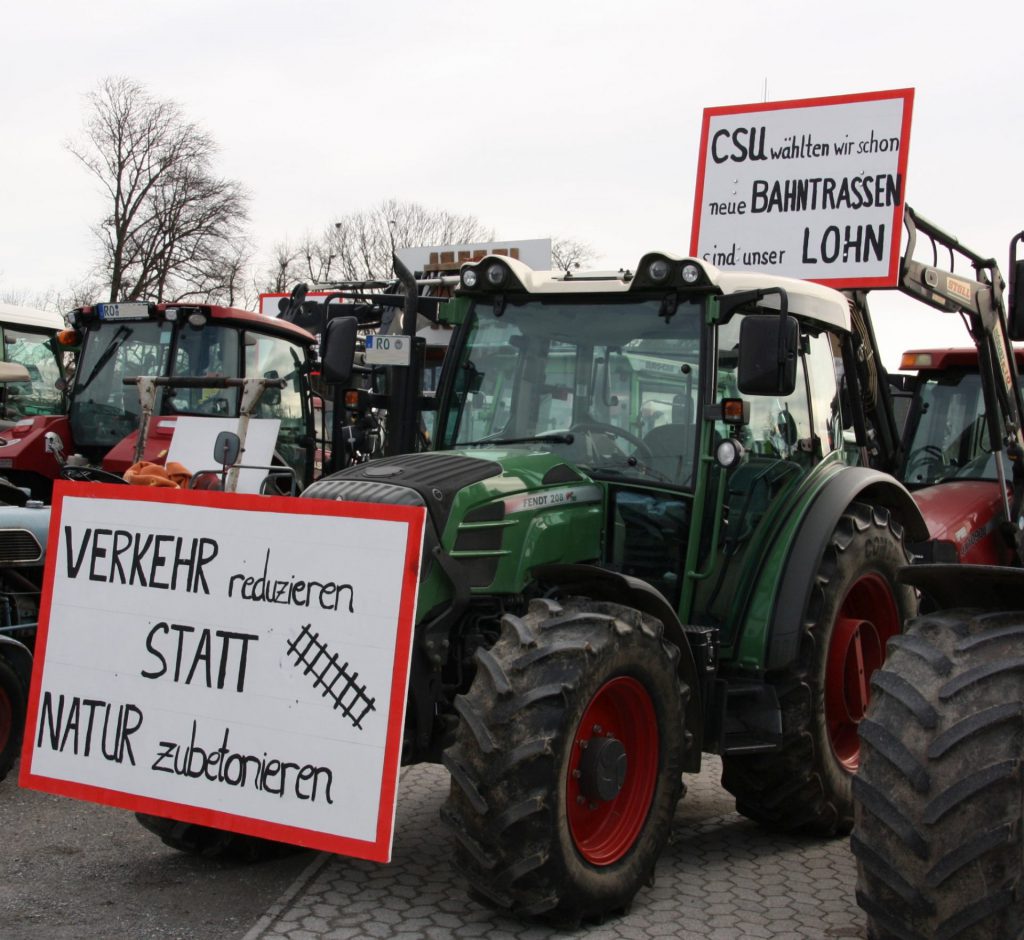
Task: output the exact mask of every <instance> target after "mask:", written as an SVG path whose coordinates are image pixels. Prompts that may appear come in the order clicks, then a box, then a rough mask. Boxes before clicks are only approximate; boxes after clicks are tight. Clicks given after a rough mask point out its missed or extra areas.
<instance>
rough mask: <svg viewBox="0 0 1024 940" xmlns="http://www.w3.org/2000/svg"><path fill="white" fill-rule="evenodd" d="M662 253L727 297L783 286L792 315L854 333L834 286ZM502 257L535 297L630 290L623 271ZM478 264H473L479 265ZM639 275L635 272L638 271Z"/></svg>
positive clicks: (774, 299)
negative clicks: (536, 266)
mask: <svg viewBox="0 0 1024 940" xmlns="http://www.w3.org/2000/svg"><path fill="white" fill-rule="evenodd" d="M650 254H659V255H662V256H663V257H666V258H669V259H671V260H673V261H679V262H692V263H693V264H695V265H697V266H698V267H700V268H701V270H703V271H704V273H705V274H706V275H707V278H708V280H709V281H710V282H711V283H712V284H713V285H714V286H715V287H717V288H718V289H719V290H720V291H721V292H722V293H723V294H733V293H736V292H737V291H746V290H755V289H761V290H763V289H765V288H770V287H781V288H783V289H784V290H785V291H786V295H787V297H788V298H789V312H790V313H792V314H794V315H796V316H800V317H805V318H807V319H810V320H817V321H819V322H821V323H823V324H825V325H827V326H830V327H832V328H833V329H839V330H846V331H847V332H848V331H849V330H850V328H851V327H850V305H849V302H848V301H847V299H846V297H844V296H843V295H842V294H841V293H840V292H839V291H837V290H834V289H833V288H831V287H824V286H823V285H821V284H815V283H814V282H813V281H802V280H799V279H797V278H792V277H779V276H778V275H775V274H760V273H758V272H755V271H723V270H720V269H719V268H716V267H715V266H714V265H711V264H708V263H707V262H706V261H701V260H699V259H697V258H687V257H684V256H680V255H673V254H670V253H669V252H650ZM495 257H500V260H502V261H504V262H506V263H507V264H508V265H509V267H510V268H512V270H513V272H514V273H515V275H516V277H518V278H519V280H520V281H521V282H522V284H523V286H524V287H525V288H526V290H527V291H529V292H530V293H531V294H534V293H536V294H583V293H619V292H622V293H625V292H627V291H628V290H629V287H630V281H629V280H625V279H624V278H623V273H624V272H623V271H621V270H620V271H618V272H606V271H602V272H594V273H590V272H573V275H572V276H571V277H567V276H566V275H565V273H564V272H563V271H534V270H533V269H532V268H529V267H527V266H526V265H525V264H523V263H522V262H520V261H517V260H516V259H514V258H506V257H504V256H495ZM479 263H480V262H479V261H474V262H473V264H474V265H476V264H479ZM634 273H635V272H634ZM761 304H762V305H763V306H765V307H768V308H774V309H776V310H777V309H778V307H779V297H778V295H777V294H771V295H769V296H767V297H765V298H764V299H763V300H762V301H761Z"/></svg>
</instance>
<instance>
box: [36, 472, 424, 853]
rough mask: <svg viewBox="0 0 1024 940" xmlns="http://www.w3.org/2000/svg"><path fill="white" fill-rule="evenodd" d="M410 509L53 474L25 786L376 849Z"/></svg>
mask: <svg viewBox="0 0 1024 940" xmlns="http://www.w3.org/2000/svg"><path fill="white" fill-rule="evenodd" d="M423 516H424V510H422V509H420V508H416V507H407V506H386V505H368V504H359V503H344V502H337V501H331V500H317V499H309V500H298V499H294V498H286V497H266V496H264V497H256V496H243V495H237V494H224V493H208V492H195V491H169V490H163V489H160V490H150V489H143V488H136V487H113V486H109V485H103V484H74V485H69V484H65V483H58V484H57V486H56V487H55V490H54V503H53V518H52V521H51V527H50V541H49V545H50V553H49V555H48V557H47V573H46V585H45V591H44V597H43V609H42V612H41V617H40V626H39V636H38V639H37V646H36V661H35V669H34V674H33V681H32V693H31V699H30V703H29V720H28V723H27V726H26V735H25V745H24V752H23V759H22V770H21V783H22V785H23V786H28V787H33V788H36V789H40V790H46V791H48V792H52V793H59V794H64V795H67V796H72V797H78V798H82V799H88V800H94V801H96V802H101V803H107V804H110V805H113V806H120V807H124V808H126V809H131V810H136V811H138V812H145V813H152V814H156V815H160V816H170V817H172V818H176V819H182V820H185V821H190V822H196V823H199V824H202V825H207V826H216V827H219V828H223V829H229V830H232V831H236V832H242V833H248V834H251V835H256V836H260V837H264V838H270V839H278V840H281V841H288V842H294V843H296V844H299V845H306V846H310V847H314V848H322V849H327V850H329V851H332V852H338V853H342V854H348V855H354V856H357V857H361V858H368V859H373V860H376V861H387V860H388V858H389V856H390V849H391V837H392V829H393V823H394V803H395V795H396V788H397V779H398V767H399V760H400V751H401V738H402V723H403V717H404V709H405V700H406V689H407V684H408V670H409V657H410V649H411V636H412V622H413V615H414V609H415V603H416V589H417V583H418V571H419V554H420V548H421V541H422V529H423Z"/></svg>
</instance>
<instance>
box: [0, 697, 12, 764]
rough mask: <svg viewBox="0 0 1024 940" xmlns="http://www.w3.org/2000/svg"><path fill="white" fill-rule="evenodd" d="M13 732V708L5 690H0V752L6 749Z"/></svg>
mask: <svg viewBox="0 0 1024 940" xmlns="http://www.w3.org/2000/svg"><path fill="white" fill-rule="evenodd" d="M13 730H14V706H13V705H12V703H11V699H10V696H8V694H7V690H6V689H0V751H3V750H4V749H5V748H6V747H7V742H8V741H10V740H11V732H12V731H13Z"/></svg>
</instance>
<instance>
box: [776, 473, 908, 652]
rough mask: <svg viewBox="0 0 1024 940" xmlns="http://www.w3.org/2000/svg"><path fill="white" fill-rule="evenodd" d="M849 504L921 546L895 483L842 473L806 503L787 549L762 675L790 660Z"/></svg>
mask: <svg viewBox="0 0 1024 940" xmlns="http://www.w3.org/2000/svg"><path fill="white" fill-rule="evenodd" d="M855 500H859V501H860V502H863V503H869V504H871V505H873V506H882V507H884V508H885V509H888V510H889V512H890V513H891V514H892V516H893V517H894V518H895V519H896V520H897V521H899V523H900V525H902V526H903V530H904V533H905V537H906V541H908V542H924V541H927V539H928V526H927V524H926V523H925V520H924V517H923V516H922V515H921V511H920V510H919V509H918V508H917V504H916V503H915V502H914V499H913V497H912V496H911V495H910V492H909V491H908V490H907V488H906V487H905V486H903V484H902V483H900V482H899V481H898V480H896V479H895V478H893V477H892V476H890V475H889V474H887V473H882V472H881V471H880V470H872V469H870V468H868V467H847V468H846V469H844V470H843V471H842V472H841V473H837V474H836V475H835V476H833V477H831V478H830V479H829V480H828V482H827V483H826V484H825V485H824V486H823V487H822V489H821V490H820V491H819V493H818V494H817V496H816V497H815V498H814V500H813V501H812V502H811V504H810V506H809V508H808V509H807V512H806V513H805V515H804V518H803V521H802V522H801V523H800V527H799V529H798V530H797V532H796V535H795V537H794V538H793V542H792V544H791V546H790V551H789V556H788V558H787V559H786V568H785V573H784V574H783V576H782V580H781V583H780V585H779V591H778V594H777V595H776V598H775V609H774V611H773V614H772V618H771V626H770V629H769V636H768V649H767V655H766V657H765V668H766V669H767V670H769V671H772V670H776V669H783V668H785V667H786V666H788V665H789V664H790V663H792V662H793V661H794V660H795V659H796V656H797V652H798V650H799V645H800V636H801V632H802V623H801V620H802V617H803V612H804V610H805V609H806V607H807V600H808V598H809V597H810V593H811V588H812V586H813V583H814V578H815V576H816V573H817V570H818V563H819V560H820V559H821V556H822V554H823V553H824V551H825V547H826V545H827V544H828V540H829V538H830V537H831V536H832V532H833V531H834V530H835V527H836V524H837V523H838V521H839V518H840V516H842V514H843V512H845V510H846V507H847V506H849V505H850V504H851V503H852V502H854V501H855Z"/></svg>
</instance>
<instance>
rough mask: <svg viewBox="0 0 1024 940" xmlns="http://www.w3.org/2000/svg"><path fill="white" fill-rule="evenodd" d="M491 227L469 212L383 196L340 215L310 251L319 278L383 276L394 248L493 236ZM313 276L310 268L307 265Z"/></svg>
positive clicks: (389, 274) (389, 272)
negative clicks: (315, 249)
mask: <svg viewBox="0 0 1024 940" xmlns="http://www.w3.org/2000/svg"><path fill="white" fill-rule="evenodd" d="M493 239H494V232H493V231H492V230H491V229H488V228H486V227H485V226H484V225H483V223H481V222H480V221H479V220H478V219H477V218H475V217H474V216H471V215H455V214H454V213H451V212H447V211H444V210H437V209H427V208H425V207H424V206H421V205H419V204H418V203H415V202H401V201H399V200H397V199H386V200H385V201H384V202H382V203H380V205H378V206H375V207H374V208H372V209H367V210H362V211H359V212H353V213H350V214H349V215H346V216H343V217H342V218H341V219H340V220H339V221H338V222H335V223H334V225H333V226H331V227H330V228H328V229H327V231H326V232H325V233H324V237H323V238H322V239H321V240H320V242H319V243H318V244H319V246H320V247H319V253H318V254H317V255H316V256H315V259H316V262H317V264H318V265H320V270H321V271H323V270H324V266H325V265H326V268H325V270H326V272H329V274H328V275H327V276H322V278H321V279H323V280H330V279H333V280H386V279H388V278H390V277H392V266H391V255H392V253H393V251H394V249H396V248H405V247H410V246H419V245H463V244H468V243H471V242H485V241H493ZM310 273H311V275H312V267H310Z"/></svg>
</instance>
